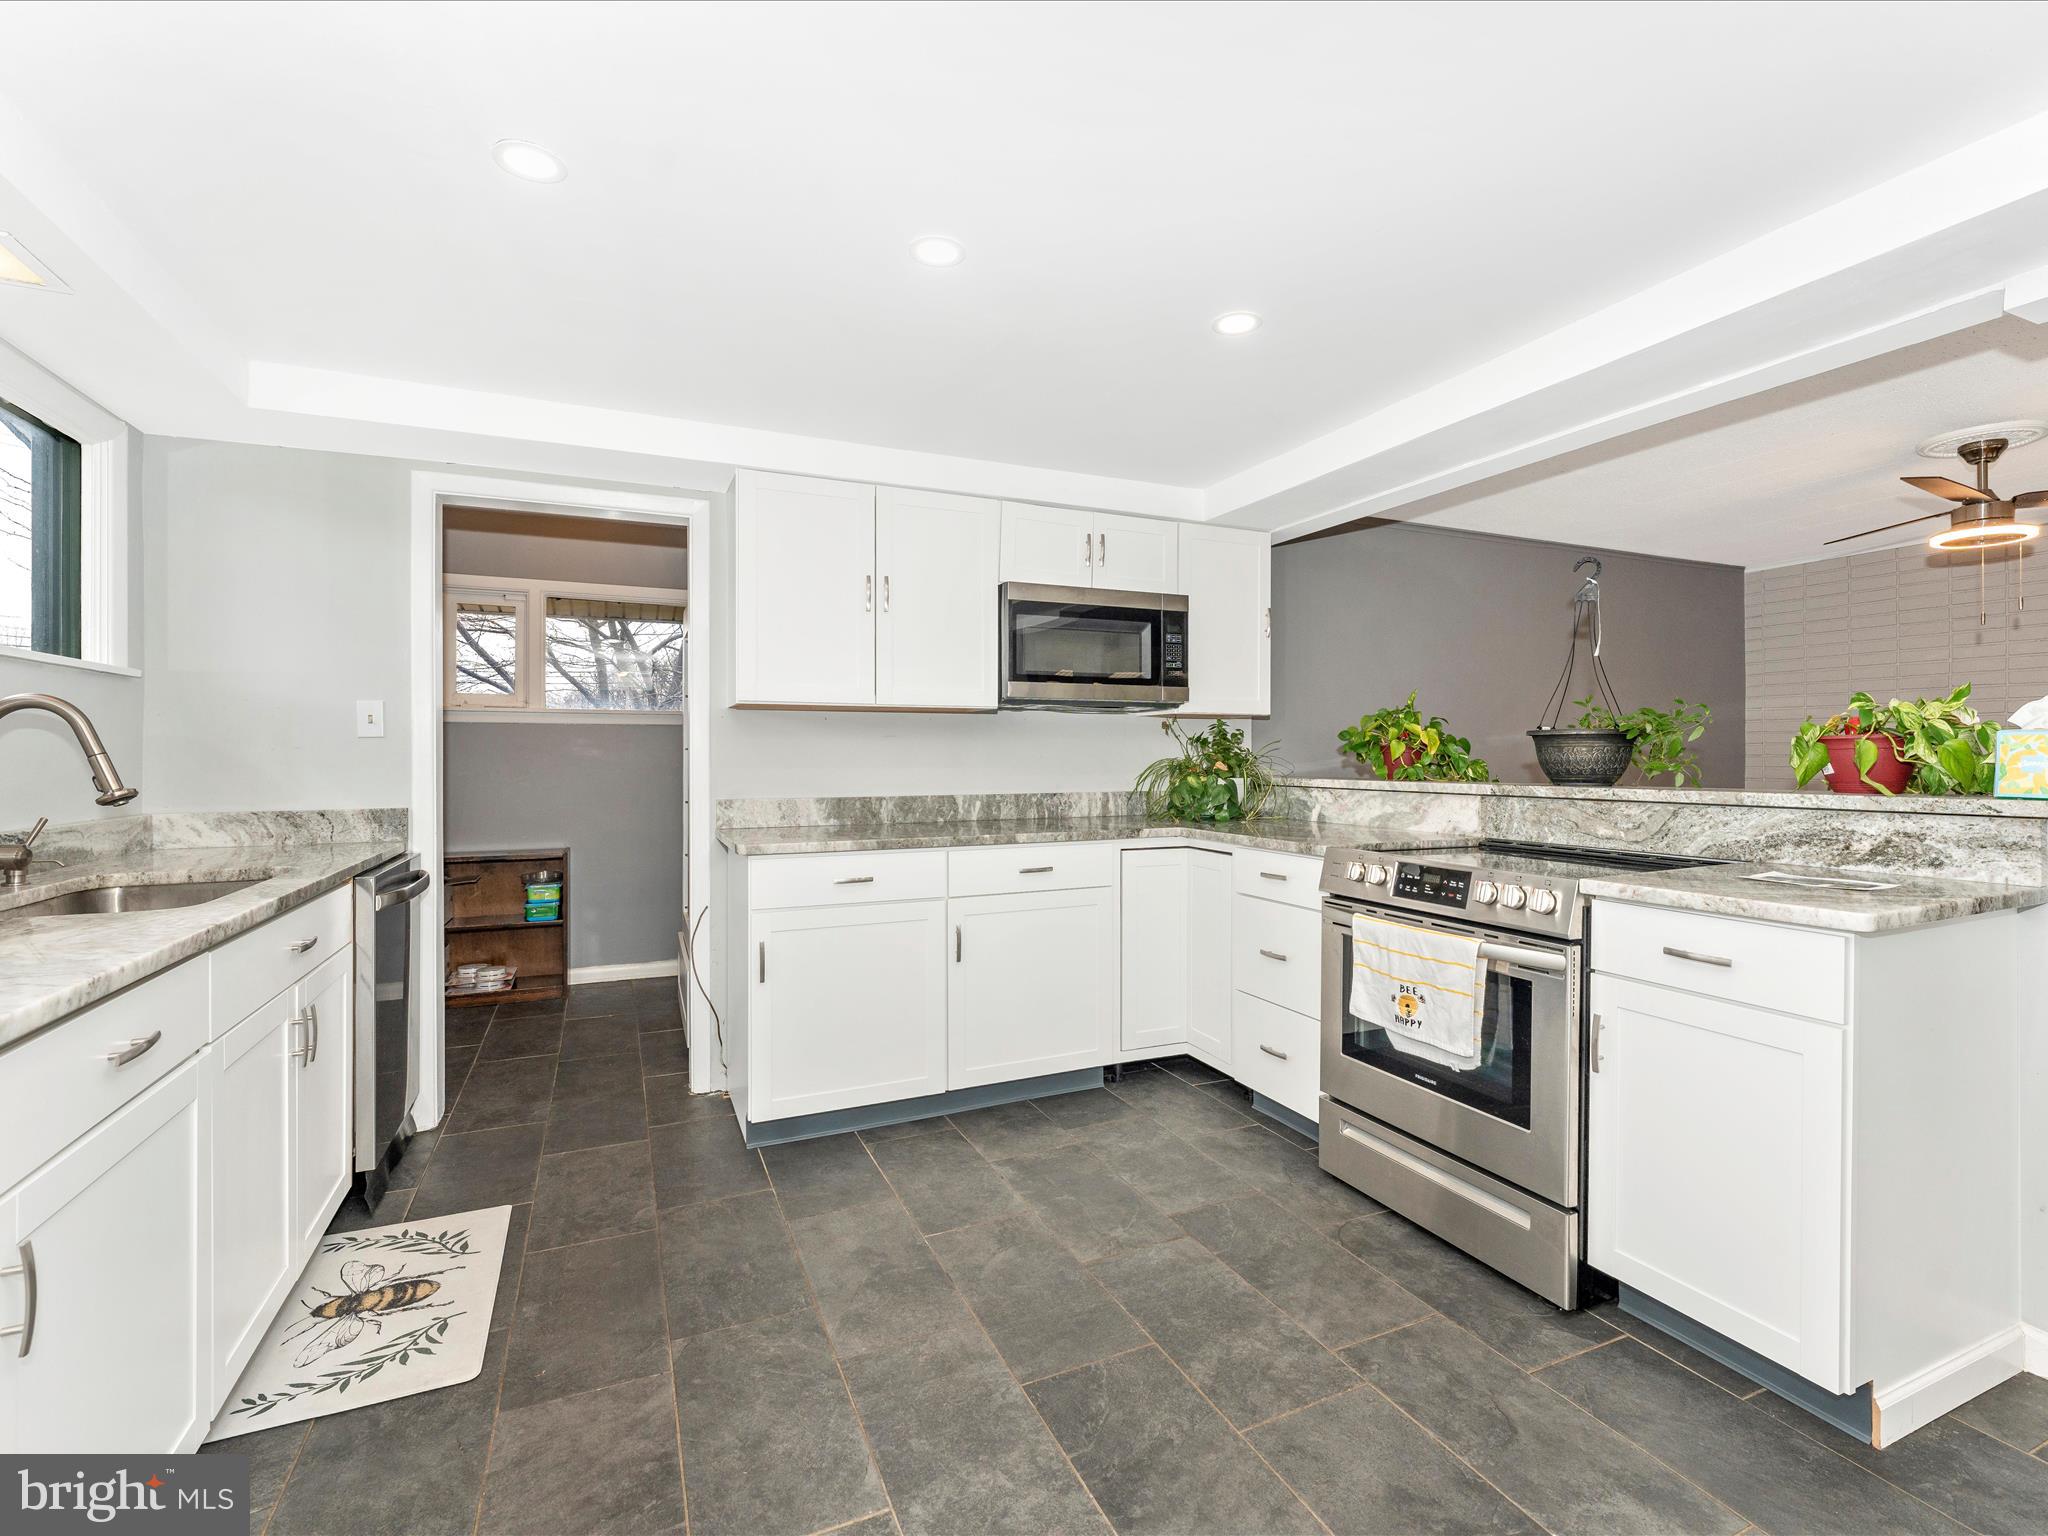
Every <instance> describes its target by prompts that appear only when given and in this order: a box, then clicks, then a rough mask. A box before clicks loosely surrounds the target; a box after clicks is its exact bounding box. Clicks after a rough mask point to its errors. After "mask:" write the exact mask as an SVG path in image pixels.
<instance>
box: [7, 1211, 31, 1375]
mask: <svg viewBox="0 0 2048 1536" xmlns="http://www.w3.org/2000/svg"><path fill="white" fill-rule="evenodd" d="M14 1251H15V1254H16V1257H17V1259H18V1260H19V1262H17V1263H14V1264H8V1265H5V1266H0V1276H6V1275H19V1276H21V1321H20V1322H18V1323H16V1324H15V1325H14V1326H13V1327H11V1328H0V1339H11V1338H15V1337H17V1336H19V1338H20V1339H21V1343H20V1344H18V1345H17V1346H15V1350H14V1358H15V1359H17V1360H20V1359H23V1358H25V1357H26V1356H27V1354H28V1352H29V1349H30V1348H31V1347H32V1346H33V1345H34V1344H35V1341H36V1245H35V1244H34V1243H31V1242H28V1241H26V1240H24V1241H22V1242H19V1243H16V1244H15V1245H14Z"/></svg>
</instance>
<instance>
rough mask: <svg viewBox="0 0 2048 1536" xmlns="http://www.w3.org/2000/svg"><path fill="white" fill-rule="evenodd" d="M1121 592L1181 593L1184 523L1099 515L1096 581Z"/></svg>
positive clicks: (1152, 518) (1096, 534) (1112, 514)
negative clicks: (1181, 542)
mask: <svg viewBox="0 0 2048 1536" xmlns="http://www.w3.org/2000/svg"><path fill="white" fill-rule="evenodd" d="M1094 584H1095V585H1096V586H1098V587H1111V588H1114V589H1116V590H1117V591H1120V592H1178V591H1180V590H1181V585H1180V524H1179V523H1173V522H1168V521H1166V520H1165V519H1164V518H1158V517H1118V516H1117V515H1116V514H1114V513H1111V512H1098V513H1096V514H1095V582H1094Z"/></svg>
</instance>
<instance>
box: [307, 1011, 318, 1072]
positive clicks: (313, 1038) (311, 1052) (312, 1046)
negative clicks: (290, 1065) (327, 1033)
mask: <svg viewBox="0 0 2048 1536" xmlns="http://www.w3.org/2000/svg"><path fill="white" fill-rule="evenodd" d="M319 1059H320V1009H319V1008H318V1006H317V1005H315V1004H313V1003H308V1004H306V1065H307V1066H309V1067H310V1066H311V1065H313V1063H314V1062H316V1061H318V1060H319Z"/></svg>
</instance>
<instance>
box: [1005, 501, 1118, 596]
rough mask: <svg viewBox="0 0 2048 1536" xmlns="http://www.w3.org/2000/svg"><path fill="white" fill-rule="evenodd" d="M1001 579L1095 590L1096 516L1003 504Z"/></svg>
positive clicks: (1064, 509) (1069, 509) (1026, 504)
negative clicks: (1092, 588)
mask: <svg viewBox="0 0 2048 1536" xmlns="http://www.w3.org/2000/svg"><path fill="white" fill-rule="evenodd" d="M1001 579H1002V580H1004V581H1026V582H1033V583H1036V584H1037V585H1039V586H1044V587H1092V586H1094V585H1095V514H1094V513H1093V512H1083V511H1080V510H1079V509H1077V508H1074V507H1041V506H1035V505H1033V504H1032V503H1030V502H1026V501H1006V502H1004V503H1003V558H1002V575H1001Z"/></svg>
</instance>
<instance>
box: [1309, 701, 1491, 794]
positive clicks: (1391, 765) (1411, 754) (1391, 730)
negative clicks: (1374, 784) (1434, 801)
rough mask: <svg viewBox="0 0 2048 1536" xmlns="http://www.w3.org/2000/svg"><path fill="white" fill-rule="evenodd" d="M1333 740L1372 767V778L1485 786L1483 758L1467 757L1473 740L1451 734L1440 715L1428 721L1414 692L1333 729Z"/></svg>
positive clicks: (1485, 775)
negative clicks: (1336, 731)
mask: <svg viewBox="0 0 2048 1536" xmlns="http://www.w3.org/2000/svg"><path fill="white" fill-rule="evenodd" d="M1337 744H1338V746H1340V747H1342V748H1343V749H1344V751H1346V752H1347V753H1349V754H1350V755H1351V756H1353V757H1355V758H1357V759H1358V761H1359V762H1360V763H1362V764H1363V765H1364V766H1365V767H1366V768H1368V769H1369V770H1371V772H1372V774H1373V776H1374V777H1375V778H1386V779H1401V780H1407V781H1411V782H1412V781H1416V780H1424V779H1428V780H1436V781H1439V782H1441V781H1446V780H1448V781H1453V782H1464V783H1472V784H1484V783H1485V782H1486V781H1487V778H1488V773H1487V768H1486V760H1485V759H1484V758H1479V757H1474V756H1473V755H1472V743H1471V741H1470V740H1469V739H1468V738H1466V737H1464V736H1454V735H1452V734H1451V727H1450V724H1449V722H1448V721H1446V720H1445V719H1444V718H1443V717H1442V716H1441V715H1431V716H1430V717H1429V718H1428V719H1427V720H1424V719H1423V718H1422V712H1421V711H1420V710H1418V709H1417V708H1416V707H1415V695H1414V694H1413V693H1410V694H1409V695H1408V698H1407V701H1406V702H1405V703H1401V704H1395V705H1393V706H1391V707H1389V708H1387V709H1376V710H1374V711H1373V712H1372V713H1371V714H1369V715H1364V716H1361V717H1360V719H1359V722H1358V724H1356V725H1347V726H1345V727H1344V729H1343V730H1341V731H1339V732H1338V733H1337Z"/></svg>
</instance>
